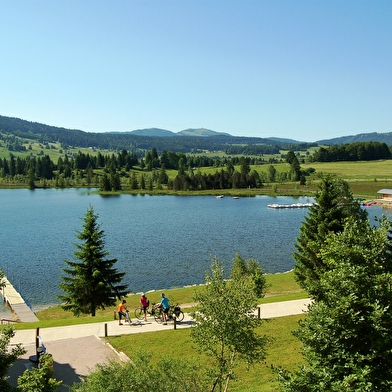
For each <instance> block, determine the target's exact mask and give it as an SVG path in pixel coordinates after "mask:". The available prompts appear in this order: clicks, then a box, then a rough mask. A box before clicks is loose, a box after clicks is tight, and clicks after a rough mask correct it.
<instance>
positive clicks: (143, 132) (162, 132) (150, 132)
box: [129, 128, 176, 137]
mask: <svg viewBox="0 0 392 392" xmlns="http://www.w3.org/2000/svg"><path fill="white" fill-rule="evenodd" d="M129 133H130V134H132V135H137V136H154V137H170V136H176V134H175V133H174V132H172V131H168V130H166V129H161V128H147V129H136V130H134V131H131V132H129Z"/></svg>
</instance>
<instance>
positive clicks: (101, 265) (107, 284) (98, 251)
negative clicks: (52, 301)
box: [59, 206, 127, 316]
mask: <svg viewBox="0 0 392 392" xmlns="http://www.w3.org/2000/svg"><path fill="white" fill-rule="evenodd" d="M83 220H84V224H83V230H82V231H81V232H77V238H78V239H79V240H81V241H82V242H81V243H80V244H75V247H76V249H77V250H76V251H75V252H74V257H75V259H76V260H77V261H68V260H64V262H65V263H66V264H67V266H68V268H63V272H64V273H65V274H66V275H65V276H62V277H61V278H62V280H63V283H60V288H61V289H62V290H63V291H64V292H65V294H64V295H60V296H59V298H60V300H61V301H62V302H63V304H62V308H63V309H64V310H71V311H72V312H73V314H74V315H80V314H81V313H82V314H91V315H92V316H95V313H96V310H97V309H105V307H107V306H113V305H115V303H116V297H118V298H119V299H120V298H122V297H123V296H125V295H126V294H127V291H126V289H127V286H126V285H123V284H121V281H122V279H123V277H124V275H125V273H123V272H118V271H117V269H115V268H114V264H115V263H116V262H117V259H107V258H106V257H107V256H108V254H109V252H108V251H105V250H104V247H105V235H104V231H103V230H101V229H100V224H98V222H97V220H98V214H95V213H94V209H93V207H92V206H90V207H89V208H88V210H87V212H86V215H85V217H84V219H83Z"/></svg>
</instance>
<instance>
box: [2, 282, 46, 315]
mask: <svg viewBox="0 0 392 392" xmlns="http://www.w3.org/2000/svg"><path fill="white" fill-rule="evenodd" d="M3 282H5V287H4V288H3V289H0V294H1V295H2V296H3V300H4V302H6V303H7V304H8V306H9V307H10V308H11V310H12V312H13V313H14V314H15V316H16V321H21V322H34V321H39V320H38V317H37V316H36V315H35V313H34V312H33V311H32V310H31V309H30V308H29V307H28V306H27V304H26V302H25V301H24V299H23V298H22V296H21V295H20V294H19V293H18V292H17V291H16V290H15V288H14V286H12V284H11V283H10V282H9V281H8V279H7V278H6V277H4V278H3Z"/></svg>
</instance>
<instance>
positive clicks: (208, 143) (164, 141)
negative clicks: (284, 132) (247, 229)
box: [0, 116, 315, 154]
mask: <svg viewBox="0 0 392 392" xmlns="http://www.w3.org/2000/svg"><path fill="white" fill-rule="evenodd" d="M0 132H2V133H4V134H5V135H13V136H16V137H19V138H25V139H33V140H38V141H40V142H42V143H50V142H58V143H60V144H61V145H62V146H63V147H64V148H66V147H68V146H69V147H81V148H89V147H93V148H97V149H102V150H123V149H124V150H127V151H132V152H144V151H146V150H151V148H153V147H155V148H156V149H157V151H158V153H161V152H162V151H163V150H166V151H173V152H183V153H196V152H202V151H226V152H228V153H230V154H264V153H269V154H270V153H276V154H278V153H279V152H280V150H281V149H306V148H308V147H310V146H314V145H315V144H314V143H312V144H307V143H302V144H300V143H299V142H298V143H296V142H295V141H294V142H293V143H291V144H287V143H282V142H278V141H277V140H273V139H269V138H257V137H239V136H231V135H229V134H227V133H223V132H215V131H212V130H208V129H204V128H200V129H191V128H190V129H187V130H184V131H181V132H179V134H176V133H174V132H171V131H168V130H164V129H160V128H150V129H144V130H136V131H133V132H104V133H95V132H84V131H81V130H77V129H66V128H59V127H54V126H50V125H46V124H40V123H36V122H30V121H26V120H21V119H18V118H13V117H5V116H0ZM185 136H187V137H185ZM230 149H233V151H230Z"/></svg>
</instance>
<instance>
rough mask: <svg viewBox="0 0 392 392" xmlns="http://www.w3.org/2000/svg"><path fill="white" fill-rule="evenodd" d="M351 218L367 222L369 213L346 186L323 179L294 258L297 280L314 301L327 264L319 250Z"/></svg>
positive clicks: (341, 181) (302, 230)
mask: <svg viewBox="0 0 392 392" xmlns="http://www.w3.org/2000/svg"><path fill="white" fill-rule="evenodd" d="M350 217H352V218H353V219H354V220H358V219H359V220H364V219H366V218H367V212H366V211H365V210H363V209H362V208H361V206H360V204H359V203H358V202H357V201H356V200H354V198H353V196H352V193H351V191H350V189H349V186H348V184H347V182H345V181H343V180H342V179H339V178H337V177H334V176H332V175H326V176H324V177H323V178H322V179H321V183H320V185H319V189H318V192H317V195H316V202H315V204H314V205H313V206H311V207H310V208H309V214H308V215H307V216H306V217H305V220H304V222H303V223H302V226H301V228H300V234H299V236H298V238H297V244H296V245H295V248H296V252H295V253H294V255H293V256H294V259H295V262H296V264H295V268H294V271H295V275H296V279H297V280H298V282H299V284H300V285H301V287H303V288H305V289H306V290H308V293H309V294H310V295H311V296H314V297H315V298H316V297H317V296H318V295H319V294H320V293H319V291H318V289H317V281H318V280H319V279H320V275H321V274H323V273H324V272H325V270H326V266H325V263H324V262H323V261H322V259H321V258H320V248H321V246H322V244H323V243H324V241H325V237H326V236H327V234H329V233H330V232H333V233H339V232H341V231H342V230H343V227H344V223H345V221H346V220H347V219H348V218H350Z"/></svg>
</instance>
